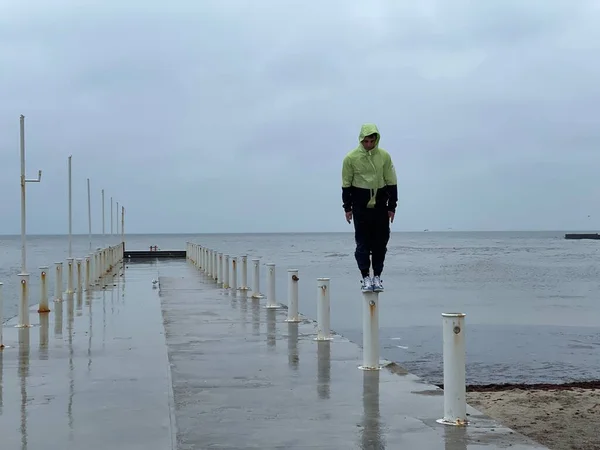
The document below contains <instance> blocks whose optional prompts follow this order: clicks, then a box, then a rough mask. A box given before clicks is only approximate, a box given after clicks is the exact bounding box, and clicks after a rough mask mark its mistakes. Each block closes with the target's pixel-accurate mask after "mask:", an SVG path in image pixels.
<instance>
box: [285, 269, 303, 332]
mask: <svg viewBox="0 0 600 450" xmlns="http://www.w3.org/2000/svg"><path fill="white" fill-rule="evenodd" d="M299 279H300V278H298V269H288V317H287V319H286V320H285V321H286V322H293V323H297V322H300V317H299V315H298V280H299Z"/></svg>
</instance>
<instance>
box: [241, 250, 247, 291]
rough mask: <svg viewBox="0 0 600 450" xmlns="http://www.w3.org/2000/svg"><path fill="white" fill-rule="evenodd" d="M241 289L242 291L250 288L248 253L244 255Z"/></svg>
mask: <svg viewBox="0 0 600 450" xmlns="http://www.w3.org/2000/svg"><path fill="white" fill-rule="evenodd" d="M239 289H240V291H247V290H248V257H247V256H246V255H243V256H242V285H241V286H240V288H239Z"/></svg>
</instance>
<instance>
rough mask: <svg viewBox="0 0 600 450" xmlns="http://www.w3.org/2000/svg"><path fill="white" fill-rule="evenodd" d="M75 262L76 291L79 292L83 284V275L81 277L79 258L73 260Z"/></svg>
mask: <svg viewBox="0 0 600 450" xmlns="http://www.w3.org/2000/svg"><path fill="white" fill-rule="evenodd" d="M75 264H76V267H77V292H81V288H82V285H83V279H82V278H83V277H82V273H81V259H79V258H78V259H76V260H75Z"/></svg>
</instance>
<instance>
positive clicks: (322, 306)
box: [315, 278, 332, 341]
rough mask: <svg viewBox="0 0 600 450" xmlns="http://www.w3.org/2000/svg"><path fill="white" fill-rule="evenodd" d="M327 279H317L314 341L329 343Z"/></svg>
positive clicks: (329, 310) (329, 313) (329, 311)
mask: <svg viewBox="0 0 600 450" xmlns="http://www.w3.org/2000/svg"><path fill="white" fill-rule="evenodd" d="M330 315H331V309H330V306H329V278H318V279H317V337H316V338H315V340H316V341H331V340H332V337H331V331H330Z"/></svg>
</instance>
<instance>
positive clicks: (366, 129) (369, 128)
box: [358, 123, 381, 208]
mask: <svg viewBox="0 0 600 450" xmlns="http://www.w3.org/2000/svg"><path fill="white" fill-rule="evenodd" d="M372 134H376V135H377V139H376V140H375V147H373V149H371V150H367V149H366V148H364V147H363V144H362V141H363V139H364V138H365V137H367V136H370V135H372ZM380 139H381V135H380V134H379V129H378V128H377V125H375V124H374V123H366V124H364V125H363V126H362V127H361V128H360V134H359V136H358V148H359V149H360V151H361V152H362V153H363V154H364V157H365V158H367V159H368V161H369V164H370V165H371V167H372V168H373V172H374V175H375V177H374V179H376V178H377V169H376V168H375V164H373V159H372V158H373V153H374V152H376V151H377V150H379V140H380ZM377 191H378V187H377V186H375V187H369V192H370V193H371V198H370V199H369V203H367V208H374V207H375V200H376V199H377Z"/></svg>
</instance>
